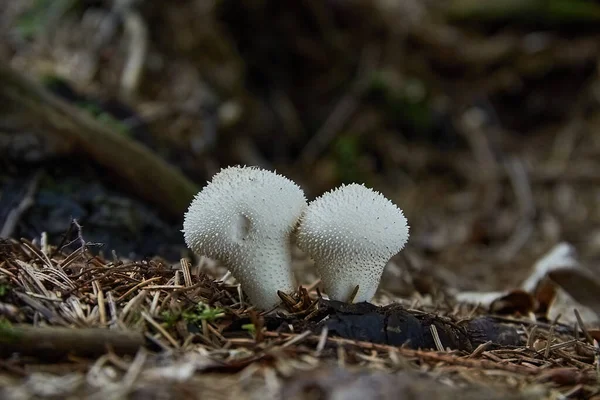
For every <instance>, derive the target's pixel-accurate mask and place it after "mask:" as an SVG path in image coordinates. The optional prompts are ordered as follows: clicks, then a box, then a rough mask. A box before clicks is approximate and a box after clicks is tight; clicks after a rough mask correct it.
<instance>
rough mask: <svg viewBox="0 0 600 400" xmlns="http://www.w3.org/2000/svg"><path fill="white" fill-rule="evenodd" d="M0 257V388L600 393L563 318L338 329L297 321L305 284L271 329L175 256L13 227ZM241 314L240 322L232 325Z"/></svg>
mask: <svg viewBox="0 0 600 400" xmlns="http://www.w3.org/2000/svg"><path fill="white" fill-rule="evenodd" d="M0 260H1V261H0V273H1V275H0V286H1V287H2V294H1V297H0V312H1V313H2V317H1V320H0V321H1V322H0V332H1V334H0V341H2V343H3V344H2V346H1V348H2V350H3V353H4V355H3V358H2V359H0V368H1V372H0V385H1V386H2V387H3V389H2V398H8V399H12V398H15V399H16V398H82V397H84V398H215V399H220V398H294V399H308V398H336V399H338V398H340V399H351V398H385V399H387V398H400V397H402V396H409V397H410V398H417V399H418V398H454V397H461V398H569V397H571V398H592V397H594V396H597V395H599V393H600V391H599V389H600V386H599V385H598V376H599V364H598V358H599V349H598V342H597V341H596V340H594V339H593V338H592V337H591V336H590V335H589V333H587V334H586V332H585V331H583V332H582V331H581V329H579V328H576V327H575V328H572V329H570V328H569V327H565V326H562V325H557V324H542V323H534V322H531V321H527V320H520V319H518V318H516V317H515V318H508V317H505V318H504V320H505V322H506V323H510V324H513V326H514V327H515V329H517V330H518V332H519V333H520V335H522V337H523V339H524V341H523V345H519V346H499V345H497V344H494V343H492V342H491V341H488V342H485V343H482V344H481V345H479V346H478V347H477V348H475V349H474V350H473V351H469V352H468V351H464V350H460V351H459V350H453V349H450V348H445V347H444V346H443V345H442V346H440V347H439V348H437V349H435V350H432V349H412V348H409V346H390V345H387V344H381V343H372V342H367V341H361V340H351V339H347V338H342V337H339V336H335V335H334V334H333V333H332V332H329V331H328V329H326V328H322V329H321V330H320V331H313V330H310V329H309V324H306V325H305V329H304V330H302V331H300V330H297V329H298V327H302V323H301V321H302V320H303V319H304V318H306V317H307V316H310V315H311V314H313V312H314V309H315V307H317V306H318V304H317V302H316V301H315V300H316V297H315V293H314V291H312V290H311V291H310V293H309V292H308V291H304V295H305V296H308V298H309V299H312V301H310V300H306V299H305V300H304V302H303V303H302V300H303V299H302V297H298V296H297V295H295V296H296V297H294V296H292V298H295V299H296V300H297V303H296V306H297V307H296V310H295V311H296V314H292V313H283V312H278V313H276V314H275V315H277V316H284V317H285V318H288V319H289V320H290V321H292V322H291V323H289V324H288V325H287V326H285V324H283V325H282V326H279V327H277V328H276V329H272V327H271V326H270V325H269V318H270V316H272V315H273V314H272V313H271V314H270V315H265V314H266V313H262V314H261V313H258V312H256V311H255V310H253V309H252V307H250V306H249V305H248V304H247V303H244V302H243V301H242V299H241V298H240V294H241V291H240V290H239V288H238V286H237V285H232V284H228V283H226V282H224V281H222V280H214V279H213V278H212V277H210V276H208V275H207V274H206V273H205V272H204V271H203V268H202V266H201V265H200V266H192V265H191V264H190V263H189V262H188V261H186V260H182V261H181V263H180V264H179V265H169V264H167V263H166V262H164V261H162V260H160V259H151V260H145V261H137V262H130V261H126V260H119V259H116V258H115V259H113V260H107V259H104V258H102V257H100V256H94V255H93V254H91V252H90V251H88V249H87V248H86V247H85V246H84V245H82V246H81V247H80V248H79V249H77V250H75V251H73V252H70V253H68V252H61V251H58V250H57V249H56V248H53V247H51V246H48V245H47V244H46V243H44V241H42V243H41V244H39V243H33V242H30V241H28V240H24V239H22V240H21V241H15V240H6V241H4V242H2V245H1V247H0ZM398 300H399V302H400V299H398ZM198 304H200V306H199V305H198ZM298 304H300V305H298ZM315 304H317V306H315ZM362 304H364V303H362ZM348 306H349V307H350V306H352V305H348ZM463 309H464V307H460V306H456V305H454V306H453V305H450V304H447V305H446V304H440V305H438V306H436V307H435V309H430V310H408V311H411V312H414V313H419V312H420V313H424V312H430V311H435V313H436V315H439V316H440V317H448V318H449V317H453V318H455V319H456V320H460V319H461V318H468V317H471V316H472V315H473V314H475V313H478V312H479V311H477V310H473V309H472V308H471V309H468V310H466V312H465V311H461V310H463ZM302 311H304V312H302ZM317 311H318V310H317ZM469 314H471V315H469ZM240 321H241V322H244V321H251V323H250V324H242V326H241V329H236V328H234V327H235V326H236V324H238V325H239V324H240ZM436 344H437V343H436ZM11 346H13V347H11ZM15 346H16V347H15ZM7 350H9V351H7ZM8 353H10V354H8Z"/></svg>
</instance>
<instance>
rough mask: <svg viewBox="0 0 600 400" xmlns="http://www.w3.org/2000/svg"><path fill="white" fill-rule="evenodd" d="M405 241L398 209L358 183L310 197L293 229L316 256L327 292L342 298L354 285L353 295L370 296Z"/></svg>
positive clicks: (363, 298) (405, 230)
mask: <svg viewBox="0 0 600 400" xmlns="http://www.w3.org/2000/svg"><path fill="white" fill-rule="evenodd" d="M407 240H408V225H407V223H406V218H405V217H404V215H403V214H402V210H400V209H399V208H398V207H397V206H396V205H394V204H393V203H392V202H391V201H390V200H388V199H387V198H385V197H384V196H383V195H382V194H380V193H378V192H376V191H374V190H372V189H369V188H367V187H365V186H363V185H359V184H351V185H344V186H340V187H339V188H337V189H334V190H332V191H330V192H327V193H325V194H323V195H322V196H321V197H319V198H317V199H315V200H313V201H312V202H311V203H310V204H309V205H308V208H307V209H306V211H305V213H304V215H303V216H302V219H301V220H300V225H299V226H298V231H297V242H298V247H300V249H302V250H303V251H305V252H306V253H307V254H308V255H310V256H311V257H312V258H313V260H314V261H315V267H316V269H317V272H318V273H319V274H320V275H321V281H322V283H323V287H324V289H325V293H327V294H328V295H329V297H330V298H331V299H334V300H340V301H348V300H349V297H350V295H351V294H352V291H353V290H354V288H355V287H356V285H359V291H358V293H357V295H356V297H355V298H354V300H355V301H356V302H361V301H369V300H371V299H372V298H373V295H374V294H375V291H376V290H377V287H378V286H379V281H380V280H381V275H382V273H383V269H384V268H385V265H386V264H387V262H388V261H389V259H390V258H391V257H392V256H393V255H395V254H396V253H398V252H399V251H400V250H402V248H403V247H404V245H405V243H406V241H407Z"/></svg>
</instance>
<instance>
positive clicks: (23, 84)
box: [0, 64, 198, 218]
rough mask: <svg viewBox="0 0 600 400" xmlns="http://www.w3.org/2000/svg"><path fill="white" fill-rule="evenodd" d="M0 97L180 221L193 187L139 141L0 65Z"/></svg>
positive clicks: (192, 195) (195, 190)
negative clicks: (26, 112) (42, 122)
mask: <svg viewBox="0 0 600 400" xmlns="http://www.w3.org/2000/svg"><path fill="white" fill-rule="evenodd" d="M0 88H1V89H0V95H1V96H3V97H5V98H6V99H7V100H8V101H10V102H13V103H15V104H19V105H20V106H21V107H24V108H26V109H27V110H29V112H30V113H31V115H32V117H35V118H41V119H43V120H45V121H46V122H48V123H49V124H51V125H52V126H53V127H55V128H56V129H55V131H56V132H57V134H59V135H61V136H63V138H64V139H65V140H66V141H70V142H74V143H76V144H77V145H78V146H79V148H80V149H81V150H82V151H84V152H86V153H87V154H89V155H90V156H91V157H92V158H93V159H94V160H95V161H96V162H98V163H99V164H101V165H103V166H104V167H106V168H107V169H108V170H110V171H111V172H113V173H115V174H116V175H117V176H119V177H121V178H122V179H124V180H125V181H126V182H127V185H128V186H129V187H130V188H131V190H133V191H134V192H135V193H136V194H137V195H139V196H140V197H142V198H143V199H146V200H148V201H149V202H152V203H154V204H156V205H158V206H160V207H161V209H162V210H163V211H164V212H165V213H167V214H169V215H171V216H172V217H177V218H181V216H182V215H183V213H184V212H185V210H186V209H187V207H188V205H189V203H190V201H191V200H192V198H193V197H194V195H195V194H196V193H197V192H198V188H197V187H196V185H194V184H193V183H192V182H191V181H189V180H188V179H187V178H186V177H185V176H183V175H182V174H181V173H180V172H179V171H178V170H177V169H176V168H174V167H173V166H171V165H169V164H167V162H165V161H164V160H162V159H161V158H160V157H158V156H156V155H155V154H154V153H152V152H151V151H150V150H149V149H147V148H146V147H145V146H143V145H142V144H140V143H136V142H134V141H131V140H130V139H128V138H127V137H125V136H124V135H121V134H119V133H118V132H115V131H113V130H111V129H109V128H108V127H106V126H104V125H102V124H101V123H100V122H98V121H97V120H95V119H94V118H92V117H91V116H89V115H87V114H86V113H84V112H82V111H81V110H79V109H77V108H76V107H74V106H71V105H70V104H68V103H66V102H65V101H63V100H61V99H59V98H58V97H57V96H55V95H54V94H52V93H50V92H49V91H48V90H46V89H44V88H43V87H41V86H40V85H38V84H37V83H34V82H32V81H30V80H29V79H27V78H26V77H24V76H22V75H21V74H20V73H19V72H17V71H15V70H13V69H11V68H10V67H8V66H6V65H4V64H0Z"/></svg>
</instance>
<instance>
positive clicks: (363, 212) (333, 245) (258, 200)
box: [183, 167, 408, 309]
mask: <svg viewBox="0 0 600 400" xmlns="http://www.w3.org/2000/svg"><path fill="white" fill-rule="evenodd" d="M183 233H184V237H185V241H186V243H187V245H188V247H189V248H190V249H192V251H194V252H195V253H197V254H202V255H206V256H208V257H210V258H213V259H216V260H219V261H220V262H221V263H222V264H223V265H224V266H226V267H227V268H228V269H229V270H230V271H231V273H232V275H233V276H234V277H235V278H236V279H237V280H238V282H239V283H240V284H241V285H242V288H243V290H244V292H245V293H246V294H247V295H248V298H249V300H250V302H251V303H252V304H253V305H255V306H256V307H257V308H260V309H270V308H272V307H274V306H276V305H277V304H278V303H279V297H278V295H277V291H278V290H281V291H284V292H287V293H290V292H292V291H294V290H295V289H296V288H297V285H296V280H295V278H294V273H293V271H292V267H291V241H292V238H293V237H294V236H295V239H296V243H297V245H298V247H299V248H300V249H301V250H302V251H304V252H305V253H307V254H308V255H309V256H311V257H312V258H313V260H314V261H315V267H316V269H317V272H318V273H319V275H320V276H321V281H322V284H323V288H324V290H325V293H327V294H328V295H329V297H330V298H331V299H335V300H341V301H347V300H348V298H349V297H350V295H351V294H352V292H353V291H354V289H355V287H356V285H359V291H358V293H357V294H356V296H355V297H354V300H355V301H357V302H359V301H369V300H371V298H372V297H373V295H374V294H375V291H376V290H377V286H378V285H379V281H380V279H381V275H382V273H383V269H384V267H385V265H386V264H387V262H388V261H389V259H390V258H391V257H392V256H393V255H395V254H396V253H398V252H399V251H400V250H402V248H403V247H404V244H405V243H406V241H407V240H408V225H407V223H406V218H405V217H404V215H403V214H402V210H400V209H399V208H398V207H396V206H395V205H394V204H393V203H392V202H391V201H389V200H388V199H386V198H385V197H384V196H383V195H381V194H380V193H378V192H375V191H373V190H371V189H369V188H367V187H365V186H363V185H358V184H351V185H343V186H340V187H338V188H336V189H334V190H332V191H330V192H327V193H325V194H323V195H322V196H321V197H318V198H317V199H315V200H314V201H312V202H311V203H310V204H307V201H306V198H305V196H304V192H303V191H302V189H300V187H299V186H298V185H296V184H295V183H294V182H292V181H291V180H289V179H287V178H285V177H284V176H281V175H278V174H276V173H274V172H271V171H267V170H263V169H259V168H255V167H229V168H225V169H223V170H221V172H219V173H217V174H216V175H215V176H214V177H213V179H212V181H211V182H210V183H209V184H208V185H207V186H205V187H204V189H202V191H200V192H199V193H198V194H197V195H196V197H195V198H194V200H193V201H192V203H191V205H190V207H189V210H188V211H187V213H186V214H185V219H184V223H183Z"/></svg>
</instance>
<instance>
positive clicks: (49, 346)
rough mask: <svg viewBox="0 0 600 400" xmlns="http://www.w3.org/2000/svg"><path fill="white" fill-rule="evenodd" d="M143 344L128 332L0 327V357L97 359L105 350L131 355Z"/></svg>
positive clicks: (8, 325)
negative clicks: (16, 355)
mask: <svg viewBox="0 0 600 400" xmlns="http://www.w3.org/2000/svg"><path fill="white" fill-rule="evenodd" d="M143 345H144V338H143V336H142V334H141V333H139V332H132V331H120V330H108V329H101V328H79V329H73V328H59V327H37V326H31V325H24V324H18V325H11V324H8V323H3V324H2V325H0V354H2V356H3V357H8V356H10V355H11V354H14V353H17V354H20V355H26V356H35V357H38V358H40V359H45V360H55V359H60V358H65V357H67V356H68V355H74V356H79V357H98V356H100V355H102V354H104V353H106V352H107V351H108V350H111V351H113V352H115V353H116V354H135V353H136V352H137V351H138V350H139V349H140V348H141V347H142V346H143Z"/></svg>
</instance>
